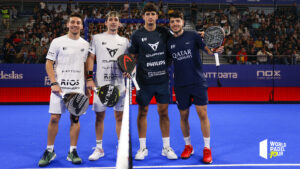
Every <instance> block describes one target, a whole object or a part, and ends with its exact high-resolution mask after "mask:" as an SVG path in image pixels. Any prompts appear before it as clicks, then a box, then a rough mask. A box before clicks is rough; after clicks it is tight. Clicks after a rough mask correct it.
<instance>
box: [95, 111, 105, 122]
mask: <svg viewBox="0 0 300 169" xmlns="http://www.w3.org/2000/svg"><path fill="white" fill-rule="evenodd" d="M104 118H105V112H97V113H96V121H97V122H103V121H104Z"/></svg>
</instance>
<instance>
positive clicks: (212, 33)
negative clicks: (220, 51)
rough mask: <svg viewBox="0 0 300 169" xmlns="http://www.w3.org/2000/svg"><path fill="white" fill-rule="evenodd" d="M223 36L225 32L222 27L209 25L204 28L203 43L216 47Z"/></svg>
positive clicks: (219, 44)
mask: <svg viewBox="0 0 300 169" xmlns="http://www.w3.org/2000/svg"><path fill="white" fill-rule="evenodd" d="M224 38H225V32H224V30H223V28H221V27H219V26H211V27H209V28H207V29H206V31H205V34H204V43H205V44H206V45H207V46H208V47H209V48H218V47H220V46H222V43H223V41H224Z"/></svg>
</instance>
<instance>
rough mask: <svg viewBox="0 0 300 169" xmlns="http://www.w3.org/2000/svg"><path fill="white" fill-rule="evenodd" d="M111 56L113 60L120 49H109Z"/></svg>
mask: <svg viewBox="0 0 300 169" xmlns="http://www.w3.org/2000/svg"><path fill="white" fill-rule="evenodd" d="M106 49H107V51H108V53H109V55H110V56H111V57H112V58H113V57H114V56H115V54H116V53H117V51H118V48H117V49H109V48H106Z"/></svg>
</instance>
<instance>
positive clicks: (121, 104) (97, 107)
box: [92, 85, 125, 112]
mask: <svg viewBox="0 0 300 169" xmlns="http://www.w3.org/2000/svg"><path fill="white" fill-rule="evenodd" d="M117 87H118V89H119V93H120V96H119V101H118V103H117V104H116V105H115V106H114V110H115V111H123V109H124V101H125V86H123V85H122V86H117ZM106 108H107V107H106V106H104V105H103V104H102V103H101V101H100V99H99V97H98V96H96V95H94V100H93V108H92V109H93V110H94V111H95V112H104V111H105V110H106Z"/></svg>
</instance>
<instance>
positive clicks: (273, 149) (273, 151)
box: [259, 139, 286, 159]
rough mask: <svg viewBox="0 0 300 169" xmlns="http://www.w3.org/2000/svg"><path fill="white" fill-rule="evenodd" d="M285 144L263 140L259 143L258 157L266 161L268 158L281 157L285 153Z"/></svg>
mask: <svg viewBox="0 0 300 169" xmlns="http://www.w3.org/2000/svg"><path fill="white" fill-rule="evenodd" d="M285 148H286V143H285V142H279V141H269V142H268V139H265V140H263V141H261V142H259V156H260V157H262V158H264V159H268V157H269V158H270V159H271V158H275V157H280V156H283V153H284V152H285Z"/></svg>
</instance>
